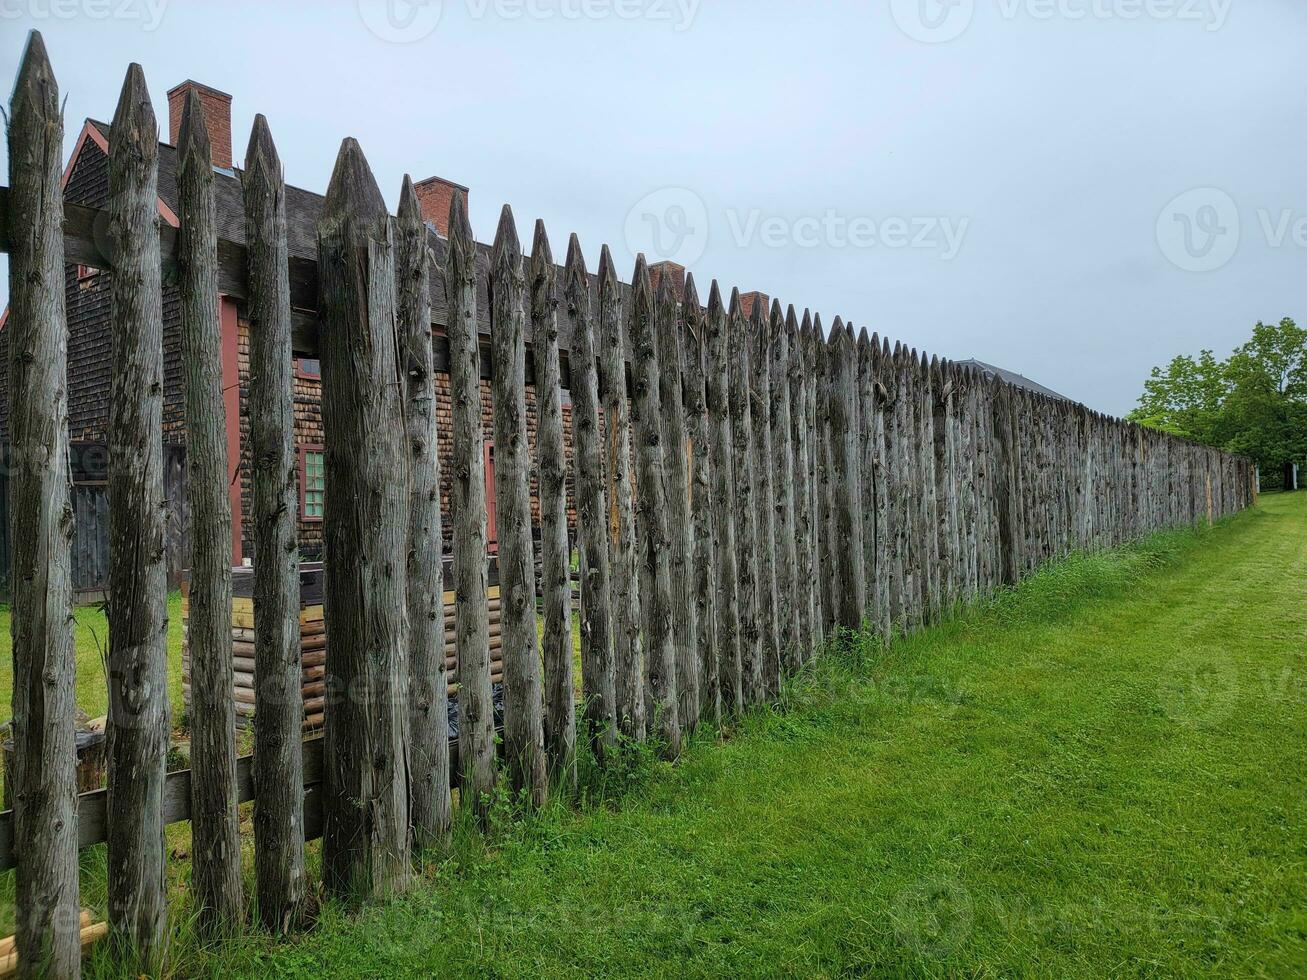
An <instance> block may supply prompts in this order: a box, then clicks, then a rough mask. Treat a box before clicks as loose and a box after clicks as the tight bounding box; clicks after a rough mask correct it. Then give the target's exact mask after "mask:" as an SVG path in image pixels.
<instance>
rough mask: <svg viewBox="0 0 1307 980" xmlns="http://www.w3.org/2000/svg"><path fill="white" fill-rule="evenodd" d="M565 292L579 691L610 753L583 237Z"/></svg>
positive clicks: (609, 682) (591, 327)
mask: <svg viewBox="0 0 1307 980" xmlns="http://www.w3.org/2000/svg"><path fill="white" fill-rule="evenodd" d="M564 294H565V296H566V301H567V312H568V316H569V317H570V318H571V321H572V337H573V344H574V356H573V359H572V378H571V385H572V388H571V390H572V443H573V460H574V463H575V466H576V530H577V552H578V556H579V567H580V572H581V692H582V698H583V700H584V704H585V720H586V728H587V735H588V737H589V738H590V743H591V745H592V747H593V748H594V749H595V751H596V754H597V755H598V756H599V758H600V759H601V760H602V759H605V758H607V757H608V754H609V753H610V752H611V750H612V748H613V746H614V745H615V744H616V740H617V682H616V675H615V673H614V664H613V632H614V628H615V622H614V616H613V610H612V600H611V595H610V572H609V568H610V566H609V556H608V535H607V520H606V512H605V508H604V457H603V449H602V446H601V442H600V432H599V427H600V419H599V379H598V375H597V373H596V366H595V361H596V351H595V322H594V313H593V311H592V309H591V305H590V286H589V277H588V276H587V275H586V270H585V258H584V256H583V255H582V254H581V243H580V241H578V240H577V237H576V236H575V235H573V236H572V238H571V241H570V242H569V243H568V247H567V271H566V273H565V287H564Z"/></svg>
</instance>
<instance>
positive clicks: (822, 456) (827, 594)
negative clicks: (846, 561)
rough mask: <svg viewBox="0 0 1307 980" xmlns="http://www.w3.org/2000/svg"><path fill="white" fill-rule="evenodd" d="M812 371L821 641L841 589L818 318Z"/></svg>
mask: <svg viewBox="0 0 1307 980" xmlns="http://www.w3.org/2000/svg"><path fill="white" fill-rule="evenodd" d="M812 348H813V359H812V372H813V378H814V383H815V385H816V387H817V406H816V408H817V421H816V429H817V438H816V443H817V452H818V456H817V532H818V535H819V547H818V555H819V557H818V563H817V574H818V581H819V582H820V585H821V622H822V629H823V630H824V631H825V632H824V633H823V635H822V639H823V640H829V639H830V638H831V636H832V634H833V631H834V629H835V627H836V626H837V625H838V624H839V623H838V619H837V618H836V611H835V609H836V607H835V596H836V593H837V592H838V591H839V588H840V584H839V583H840V573H841V571H842V570H841V569H840V568H838V567H837V566H836V564H835V552H834V547H835V545H834V542H833V540H832V534H833V525H832V521H833V515H834V482H835V473H834V469H835V457H834V454H833V449H832V446H831V438H830V416H831V392H832V387H833V385H832V377H831V376H832V373H833V370H832V366H831V365H830V363H829V362H830V351H829V347H828V345H827V343H826V336H825V332H824V331H823V330H822V326H821V317H820V316H816V317H814V318H813V324H812Z"/></svg>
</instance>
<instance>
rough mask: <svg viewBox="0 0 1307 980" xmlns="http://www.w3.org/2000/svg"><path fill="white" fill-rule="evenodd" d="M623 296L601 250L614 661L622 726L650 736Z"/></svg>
mask: <svg viewBox="0 0 1307 980" xmlns="http://www.w3.org/2000/svg"><path fill="white" fill-rule="evenodd" d="M622 334H623V331H622V298H621V291H620V287H619V285H618V282H617V271H616V269H615V268H614V267H613V257H612V254H611V253H610V252H609V250H608V246H607V245H605V246H604V247H603V249H602V251H601V252H600V254H599V339H600V344H601V345H602V346H601V348H600V350H601V354H600V358H599V390H600V394H601V396H602V397H603V405H604V476H605V479H606V481H607V497H608V501H607V502H608V559H609V564H610V570H611V572H612V588H611V591H610V596H611V599H612V610H613V625H614V630H613V661H614V664H615V668H616V676H617V728H618V731H620V732H621V733H622V734H623V735H625V736H626V737H627V738H630V739H634V740H636V741H640V742H642V741H644V737H645V705H644V656H643V653H642V648H641V638H640V587H639V583H638V581H637V578H636V564H635V505H634V503H633V501H632V496H631V416H630V407H629V405H628V402H627V399H626V357H625V353H624V352H625V349H626V342H625V338H624V337H623V335H622Z"/></svg>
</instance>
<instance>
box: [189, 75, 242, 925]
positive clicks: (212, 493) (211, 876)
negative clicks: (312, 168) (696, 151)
mask: <svg viewBox="0 0 1307 980" xmlns="http://www.w3.org/2000/svg"><path fill="white" fill-rule="evenodd" d="M177 144H178V152H179V154H180V156H181V160H180V165H179V167H178V174H177V199H178V218H179V219H180V224H181V227H180V235H179V237H178V246H179V248H180V252H181V254H180V256H179V258H178V270H179V271H180V273H181V275H180V277H179V280H180V281H179V287H180V293H181V307H182V309H181V335H182V362H183V366H184V369H185V372H186V386H185V387H186V404H185V419H186V444H187V452H186V496H187V499H188V501H189V503H190V508H191V575H190V594H189V615H188V617H187V622H186V636H187V641H188V644H189V649H190V656H191V660H190V667H191V706H190V722H191V753H192V759H193V760H194V764H195V767H196V769H198V770H199V771H200V772H203V773H204V778H203V779H197V780H195V781H194V782H193V783H192V784H191V793H192V794H193V800H192V803H191V867H192V876H191V881H192V888H193V891H194V895H195V908H196V911H197V912H198V915H199V921H198V925H199V927H200V931H201V932H202V933H204V934H207V935H218V934H222V933H225V932H229V931H232V930H234V929H235V927H236V926H237V925H238V924H239V923H240V922H241V921H242V920H243V919H244V915H245V909H244V892H243V889H242V886H241V842H240V824H239V820H238V817H237V814H236V709H235V704H234V702H233V701H232V698H231V695H230V691H231V690H232V683H233V681H232V661H231V497H230V495H229V494H228V490H227V487H228V483H229V479H230V478H229V472H230V471H229V470H228V461H227V412H226V408H225V406H224V404H223V396H222V351H221V348H222V341H221V333H220V326H219V319H218V224H217V213H216V210H217V209H216V203H215V198H214V189H213V156H212V153H211V152H210V149H209V133H208V130H207V129H206V128H205V125H204V110H203V109H202V108H201V106H200V96H199V93H198V92H196V91H195V90H194V89H191V90H190V91H189V92H188V93H187V96H186V104H185V107H184V108H183V110H182V121H181V129H180V131H179V133H178V137H177Z"/></svg>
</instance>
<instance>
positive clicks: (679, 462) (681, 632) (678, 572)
mask: <svg viewBox="0 0 1307 980" xmlns="http://www.w3.org/2000/svg"><path fill="white" fill-rule="evenodd" d="M680 299H681V297H679V296H677V295H676V294H675V293H673V292H672V283H671V276H668V275H662V276H659V278H658V287H657V289H656V291H655V296H654V330H655V333H656V337H655V344H656V358H657V365H656V366H657V368H658V405H659V414H660V416H661V424H662V445H663V467H664V469H665V473H666V480H665V486H666V495H667V560H668V570H669V574H670V577H671V585H672V646H673V650H674V652H675V658H676V700H677V717H678V719H679V721H680V724H681V727H682V728H683V729H684V730H685V731H686V732H692V731H694V729H695V727H696V726H697V725H698V724H699V698H700V693H699V642H700V641H699V619H698V615H697V610H696V609H695V592H694V584H695V579H694V562H693V554H694V542H693V539H692V537H691V536H692V534H693V533H694V524H693V521H692V519H691V514H690V454H691V453H692V452H693V446H692V445H691V444H690V441H689V436H688V433H687V429H686V424H685V393H684V385H683V384H682V381H681V361H682V347H683V345H684V343H685V339H684V337H683V335H682V333H681V330H680V318H681V311H680Z"/></svg>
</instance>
